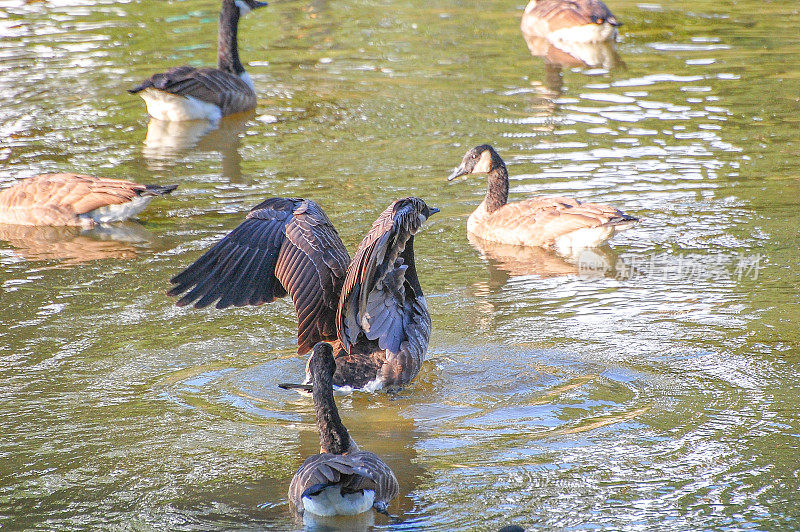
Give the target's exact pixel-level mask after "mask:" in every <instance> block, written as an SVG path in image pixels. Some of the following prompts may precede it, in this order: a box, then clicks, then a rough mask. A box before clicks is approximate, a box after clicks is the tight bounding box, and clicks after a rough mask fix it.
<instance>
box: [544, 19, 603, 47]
mask: <svg viewBox="0 0 800 532" xmlns="http://www.w3.org/2000/svg"><path fill="white" fill-rule="evenodd" d="M616 37H617V28H616V26H612V25H611V24H609V23H607V22H604V23H602V24H584V25H583V26H572V27H569V28H561V29H560V30H555V31H551V32H550V34H549V35H548V36H547V38H548V39H549V40H550V41H554V42H558V41H564V42H584V43H585V42H602V41H607V40H610V39H615V38H616Z"/></svg>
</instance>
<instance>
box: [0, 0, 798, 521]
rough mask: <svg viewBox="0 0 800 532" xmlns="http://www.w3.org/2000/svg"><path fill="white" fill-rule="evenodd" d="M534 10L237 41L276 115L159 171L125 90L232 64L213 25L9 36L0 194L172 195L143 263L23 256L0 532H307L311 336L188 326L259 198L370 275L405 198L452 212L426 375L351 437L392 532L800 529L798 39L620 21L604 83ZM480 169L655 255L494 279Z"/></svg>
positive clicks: (436, 228)
mask: <svg viewBox="0 0 800 532" xmlns="http://www.w3.org/2000/svg"><path fill="white" fill-rule="evenodd" d="M523 7H524V6H523V3H522V2H520V3H519V4H513V3H512V4H509V3H503V2H499V1H495V0H489V1H488V2H483V3H480V4H478V3H470V2H450V3H447V2H444V3H434V4H431V3H425V2H419V1H415V0H411V1H399V2H398V1H395V2H377V1H364V0H349V1H348V2H326V1H323V0H315V1H312V2H310V3H303V2H295V1H278V0H276V1H274V2H272V3H271V4H270V6H269V7H268V8H265V9H263V10H259V11H258V12H256V13H255V14H253V15H251V16H249V17H248V18H247V19H245V21H244V22H243V24H242V28H241V29H240V42H241V55H242V58H243V60H244V62H245V64H246V65H247V68H248V71H249V72H250V74H251V76H252V78H253V80H254V82H255V84H256V87H257V93H258V96H259V105H258V108H257V110H256V113H255V115H254V116H252V117H245V118H244V119H242V120H239V121H237V120H227V121H224V122H223V123H222V124H221V127H220V129H218V130H216V131H211V132H210V133H207V134H206V135H205V136H203V133H204V129H205V128H203V127H195V129H187V128H183V129H182V130H180V129H179V130H172V131H171V132H169V137H168V138H169V139H172V141H171V142H169V143H167V144H168V145H165V143H164V142H161V143H160V144H159V143H155V142H153V141H152V138H151V139H150V141H148V143H147V144H145V140H146V138H147V135H148V119H147V116H146V114H145V111H144V104H143V102H142V101H141V100H140V99H139V98H137V97H134V96H131V95H129V94H127V93H126V92H125V89H126V88H129V87H131V86H133V85H134V84H135V83H136V82H138V81H139V80H141V79H142V78H144V77H146V76H148V75H149V74H151V73H153V72H155V71H160V70H164V69H166V68H168V67H169V66H174V65H178V64H184V63H188V64H192V65H209V64H213V63H214V60H215V59H214V58H215V50H216V39H215V35H216V18H217V9H218V4H217V2H215V1H210V0H203V1H200V0H186V1H183V2H153V1H150V2H132V3H130V2H129V3H122V2H112V1H103V0H58V1H55V0H54V1H48V2H30V3H28V2H24V1H21V0H11V1H6V2H0V35H2V37H3V38H2V39H0V97H1V99H2V104H0V185H8V184H10V183H11V182H13V180H15V179H17V178H21V177H27V176H32V175H36V174H38V173H43V172H52V171H79V172H85V173H91V174H97V175H106V176H110V177H124V178H128V179H132V180H135V181H139V182H144V183H159V184H167V183H177V184H179V185H180V187H179V189H178V190H177V191H176V192H175V193H174V194H172V196H170V197H168V198H165V199H162V200H159V201H155V202H153V203H152V204H151V206H150V208H149V209H148V210H147V211H145V213H143V215H142V216H141V218H140V220H139V222H129V223H126V224H123V229H124V232H125V234H124V235H122V236H120V235H109V234H106V233H105V232H101V231H94V232H91V233H89V234H78V232H76V231H68V230H66V231H65V230H57V229H41V230H29V231H26V232H20V231H19V229H18V228H17V230H16V231H15V230H14V229H13V228H8V227H5V228H3V229H2V231H3V232H2V234H0V239H2V242H0V265H2V267H1V268H0V433H2V438H0V528H4V529H8V530H17V529H47V530H73V529H108V528H111V527H119V528H120V529H124V530H128V529H136V530H162V529H176V530H188V529H192V530H209V529H241V528H262V529H294V528H297V527H299V526H301V524H300V523H298V522H296V521H295V520H294V518H293V517H292V515H291V514H290V512H289V507H288V503H287V501H286V491H287V489H288V485H289V481H290V479H291V477H292V474H293V473H294V471H295V470H296V468H297V467H298V466H299V464H300V463H301V462H302V460H303V459H304V458H305V457H306V456H308V455H310V454H312V453H314V452H317V449H318V442H317V436H316V432H315V427H314V420H313V408H312V405H311V403H310V401H309V400H308V399H306V398H303V397H299V396H297V395H296V394H290V393H287V392H284V391H282V390H280V389H278V388H277V387H276V386H275V385H276V383H278V382H282V381H286V380H291V379H294V378H298V377H299V376H301V375H302V373H303V367H304V363H305V361H304V359H303V358H302V357H297V356H296V355H295V354H294V351H295V334H296V321H295V317H294V312H293V308H292V306H291V303H290V302H287V301H279V302H277V303H274V304H271V305H268V306H265V307H259V308H241V309H230V310H226V311H216V310H214V309H207V310H203V311H196V310H191V309H178V308H176V307H174V305H173V303H174V301H173V300H171V299H170V298H168V297H167V296H166V295H165V291H166V289H167V288H168V286H169V283H168V279H169V278H170V277H171V276H172V275H174V274H175V273H177V272H179V271H180V270H181V269H182V268H184V267H185V266H187V265H188V264H189V263H190V262H191V261H192V260H194V259H195V258H197V257H198V256H199V254H200V253H201V251H202V250H203V249H205V248H207V247H208V246H209V245H210V244H211V243H213V242H214V241H215V240H216V239H217V238H219V237H220V236H221V235H223V234H225V233H226V232H227V231H229V230H231V229H232V228H234V227H235V226H236V225H237V224H238V223H239V222H240V221H241V220H242V218H243V216H244V214H245V213H246V211H247V210H248V209H249V208H250V207H252V206H254V205H256V204H257V203H259V202H260V201H262V200H263V199H265V198H267V197H271V196H303V197H308V198H313V199H314V200H316V201H318V202H319V203H320V204H321V205H322V206H323V207H324V208H325V209H326V211H327V213H328V215H329V217H330V218H331V220H332V221H333V222H334V223H335V224H336V226H337V228H338V230H339V232H340V234H341V236H342V238H343V240H344V242H345V244H346V245H347V246H348V248H349V249H350V250H351V252H352V251H353V250H354V249H355V246H356V245H357V243H358V242H359V241H360V239H361V237H362V236H363V234H364V233H365V232H366V230H367V228H368V227H369V224H370V223H371V222H372V220H374V219H375V218H376V217H377V215H378V214H379V213H380V212H381V211H382V210H383V208H384V207H385V206H386V205H387V204H389V203H390V202H391V201H393V200H395V199H397V198H399V197H403V196H407V195H412V194H413V195H416V196H420V197H422V198H424V199H425V200H426V201H427V202H428V204H429V205H432V206H435V207H438V208H440V209H441V211H442V212H441V213H439V214H437V215H436V216H434V217H432V218H431V220H430V224H429V226H428V228H427V229H426V230H425V231H424V232H422V233H421V234H420V235H419V237H418V239H417V243H416V246H415V247H416V251H417V264H418V268H419V270H420V277H421V280H422V285H423V288H424V290H425V292H426V295H427V298H428V304H429V307H430V311H431V315H432V319H433V326H434V331H433V335H432V338H431V344H430V349H429V358H428V360H427V362H426V363H425V365H424V367H423V369H422V372H421V373H420V376H419V377H418V378H417V380H416V381H415V382H414V383H413V384H412V385H411V386H409V387H408V388H406V389H405V390H403V391H402V392H401V393H400V394H399V395H397V396H388V395H385V394H379V395H374V396H372V395H366V394H356V395H354V396H349V397H344V398H341V399H340V402H339V404H340V408H341V411H342V417H343V420H344V422H345V424H346V425H347V426H348V428H349V429H350V432H351V434H352V435H353V437H354V438H355V440H356V441H358V443H359V444H360V445H361V446H362V447H363V448H366V449H369V450H371V451H374V452H376V453H378V454H380V455H381V456H383V457H384V459H385V460H386V462H387V463H388V464H389V465H390V466H391V467H392V468H393V469H394V471H395V472H396V474H397V477H398V479H399V481H400V486H401V495H400V497H399V498H398V499H397V500H396V501H395V502H394V503H393V505H392V506H391V507H390V512H391V513H392V515H393V518H392V519H389V518H386V517H384V516H381V515H378V516H376V517H375V526H378V527H391V528H397V529H403V530H416V529H420V530H421V529H425V530H468V529H476V528H477V529H487V530H488V529H497V528H499V527H500V526H502V525H504V524H509V523H517V524H520V525H523V526H525V527H526V528H541V529H573V530H574V529H577V530H585V529H605V530H620V529H626V530H631V529H637V530H697V529H745V528H747V529H758V530H765V529H773V530H788V529H796V528H798V527H800V495H798V494H799V493H800V492H799V491H798V489H800V458H798V457H800V453H799V452H798V443H799V442H800V414H798V412H800V389H799V388H800V387H799V386H798V384H797V383H798V382H800V371H798V365H797V364H798V362H800V360H799V359H800V332H798V331H799V329H798V323H799V322H800V307H799V306H798V303H799V301H798V286H800V274H799V273H798V269H797V266H798V262H800V260H799V259H800V251H799V250H798V249H799V248H800V237H799V236H798V229H799V228H800V209H798V197H800V179H798V177H799V176H800V174H799V173H798V171H797V169H796V165H797V154H798V145H799V144H800V135H799V134H798V119H797V116H798V114H799V112H800V103H798V97H799V95H800V90H798V86H800V85H798V84H799V83H800V56H798V54H797V50H798V46H800V34H799V33H798V31H797V28H798V26H800V9H798V5H797V4H796V3H794V2H762V1H756V0H740V1H738V2H735V3H734V2H730V1H723V2H712V1H709V0H695V1H692V2H689V1H686V0H676V1H673V2H662V3H658V4H655V3H646V4H645V3H637V2H633V1H630V0H617V1H615V2H613V3H611V6H610V7H611V8H612V9H613V10H614V11H615V13H616V14H617V16H618V18H619V19H621V20H622V21H624V23H625V25H624V26H623V27H622V31H621V34H622V35H621V42H620V43H619V44H618V46H617V52H618V54H619V58H620V60H621V62H622V64H619V65H617V66H616V67H614V68H613V69H611V70H610V71H609V70H605V69H602V68H589V67H575V66H567V67H563V68H560V69H559V68H558V67H554V66H553V65H545V62H544V60H543V59H542V58H541V57H533V56H532V55H531V54H530V52H529V50H528V47H527V46H526V43H525V41H524V39H523V38H522V35H521V34H520V32H519V29H518V24H519V16H520V13H521V11H522V8H523ZM155 126H157V124H153V125H151V135H152V136H155V134H156V127H155ZM482 143H491V144H493V145H494V146H495V147H496V148H497V150H498V151H499V153H500V154H501V155H502V156H503V157H504V158H505V160H506V162H507V163H508V167H509V172H510V174H511V177H512V181H511V196H512V199H520V198H523V197H526V196H530V195H534V194H556V193H557V194H570V195H576V196H577V197H579V198H591V199H592V200H596V201H601V202H607V203H611V204H613V205H615V206H618V207H620V208H622V209H624V210H625V211H627V212H629V213H631V214H634V215H636V216H639V217H641V218H642V222H641V223H640V224H639V225H638V226H636V227H635V228H633V229H631V230H629V231H627V232H625V233H622V234H620V235H618V236H617V237H615V239H614V240H613V241H612V243H611V246H610V247H605V248H602V249H601V250H599V252H598V255H597V256H596V257H595V258H594V259H592V260H593V261H594V262H592V264H594V265H595V266H596V267H594V266H593V267H591V268H587V267H586V263H585V262H584V261H579V262H577V263H576V262H575V261H572V262H570V261H569V260H566V259H563V258H561V257H558V256H556V255H553V254H547V253H545V254H541V253H534V252H531V253H527V254H519V253H516V252H514V251H513V250H512V251H508V250H497V249H479V248H476V247H473V246H472V245H471V244H470V242H469V241H468V239H467V236H466V232H465V223H466V217H467V216H468V214H469V213H470V212H471V210H472V209H473V208H474V207H475V206H476V205H477V204H478V203H479V202H480V200H481V196H482V194H483V193H484V190H485V180H484V179H483V178H478V177H476V176H473V177H471V178H469V179H466V180H461V181H458V182H454V183H451V184H448V183H446V181H445V177H446V176H447V175H448V173H449V171H450V169H452V167H454V166H455V165H456V164H457V163H458V162H459V161H460V160H461V157H462V156H463V154H464V152H465V151H466V150H467V149H468V148H470V147H472V146H474V145H477V144H482ZM338 526H341V527H345V528H347V527H349V528H357V527H364V526H367V524H364V523H353V522H350V523H348V522H343V523H338Z"/></svg>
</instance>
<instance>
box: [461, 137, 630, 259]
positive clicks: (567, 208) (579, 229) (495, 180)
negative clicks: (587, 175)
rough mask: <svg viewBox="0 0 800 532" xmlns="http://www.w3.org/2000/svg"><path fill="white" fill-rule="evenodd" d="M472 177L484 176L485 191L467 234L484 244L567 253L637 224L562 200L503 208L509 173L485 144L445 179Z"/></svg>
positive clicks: (601, 208)
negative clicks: (485, 176)
mask: <svg viewBox="0 0 800 532" xmlns="http://www.w3.org/2000/svg"><path fill="white" fill-rule="evenodd" d="M471 173H487V174H488V175H489V188H488V190H487V192H486V197H485V198H484V200H483V202H481V204H480V205H479V206H478V208H477V209H475V211H474V212H473V213H472V214H471V215H470V216H469V219H468V220H467V231H468V232H469V233H472V234H473V235H475V236H477V237H479V238H481V239H483V240H486V241H489V242H498V243H501V244H511V245H517V246H538V247H543V248H548V249H550V248H552V249H558V250H560V251H564V252H570V251H572V250H576V249H582V248H590V247H595V246H598V245H600V244H602V243H603V242H605V241H606V240H608V239H609V238H611V236H613V235H614V233H615V232H616V231H620V230H623V229H627V228H629V227H630V226H631V225H632V224H633V223H635V222H636V221H638V220H637V218H634V217H633V216H629V215H627V214H625V213H623V212H622V211H620V210H619V209H617V208H615V207H612V206H610V205H605V204H600V203H584V202H581V201H579V200H577V199H574V198H567V197H540V198H531V199H528V200H523V201H518V202H514V203H507V202H508V171H507V169H506V166H505V163H504V162H503V160H502V159H501V158H500V156H499V155H498V154H497V152H496V151H495V150H494V148H492V147H491V146H489V145H486V144H484V145H481V146H476V147H475V148H473V149H471V150H469V151H468V152H467V154H466V155H465V156H464V159H463V161H462V163H461V165H460V166H458V167H457V168H456V169H455V170H454V171H453V173H452V174H451V175H450V177H449V179H451V180H452V179H455V178H456V177H459V176H461V175H465V174H471Z"/></svg>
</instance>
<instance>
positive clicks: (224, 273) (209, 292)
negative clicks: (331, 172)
mask: <svg viewBox="0 0 800 532" xmlns="http://www.w3.org/2000/svg"><path fill="white" fill-rule="evenodd" d="M349 260H350V257H349V255H348V254H347V250H346V249H345V247H344V244H342V240H341V239H340V238H339V234H338V233H337V232H336V229H335V228H334V227H333V224H332V223H331V221H330V220H329V219H328V217H327V216H326V215H325V212H324V211H323V210H322V208H321V207H320V206H319V205H317V204H316V203H315V202H313V201H311V200H304V199H298V198H271V199H268V200H266V201H264V202H263V203H261V204H259V205H258V206H256V207H255V208H253V210H252V211H250V213H249V214H248V215H247V218H246V219H245V221H244V222H242V223H241V224H240V225H239V226H238V227H237V228H236V229H234V230H233V231H231V232H230V233H229V234H228V235H226V236H225V237H224V238H223V239H222V240H220V241H219V242H218V243H217V244H216V245H214V247H212V248H211V249H210V250H208V251H207V252H206V253H205V254H204V255H203V256H202V257H200V258H199V259H197V260H196V261H195V262H194V263H193V264H192V265H191V266H189V267H188V268H186V270H184V271H183V272H181V273H179V274H178V275H176V276H175V277H173V278H172V279H171V280H170V282H172V283H173V284H175V286H174V287H173V288H172V289H171V290H170V291H169V292H168V294H169V295H171V296H177V295H179V294H182V293H184V292H186V294H185V295H184V296H183V297H181V299H179V300H178V303H177V304H178V306H184V305H188V304H190V303H193V302H194V306H195V307H197V308H201V307H206V306H208V305H210V304H212V303H213V302H214V301H217V304H216V307H217V308H226V307H229V306H244V305H260V304H262V303H268V302H270V301H273V300H274V299H275V298H278V297H283V296H285V295H286V294H287V293H288V294H289V296H290V297H291V298H292V301H293V302H294V305H295V309H296V310H297V318H298V340H297V352H298V353H299V354H304V353H307V352H308V351H310V350H311V348H312V347H313V346H314V344H315V343H317V342H321V341H331V340H335V339H336V327H335V318H336V307H337V302H338V298H339V291H340V290H341V286H342V282H343V281H344V276H345V272H346V269H347V264H348V262H349Z"/></svg>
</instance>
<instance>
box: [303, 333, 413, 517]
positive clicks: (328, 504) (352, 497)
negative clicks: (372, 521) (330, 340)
mask: <svg viewBox="0 0 800 532" xmlns="http://www.w3.org/2000/svg"><path fill="white" fill-rule="evenodd" d="M308 366H309V369H310V371H311V375H312V379H313V383H314V384H313V392H312V395H313V398H314V409H315V412H316V418H317V428H318V430H319V435H320V436H319V439H320V454H317V455H314V456H310V457H308V458H307V459H306V460H305V461H304V462H303V464H302V465H301V466H300V468H299V469H298V470H297V473H295V475H294V478H292V482H291V484H290V485H289V502H290V503H291V504H292V507H293V508H294V509H295V510H296V511H297V512H298V513H301V514H302V513H305V512H309V513H313V514H315V515H321V516H333V515H357V514H360V513H363V512H365V511H368V510H370V509H371V508H375V509H377V510H379V511H381V512H385V511H386V507H387V505H388V504H389V502H390V501H391V500H392V499H394V498H395V497H397V494H398V493H399V491H400V490H399V486H398V483H397V478H395V476H394V473H392V470H391V468H389V466H388V465H386V463H385V462H384V461H383V460H381V459H380V457H378V456H377V455H376V454H374V453H371V452H368V451H362V450H360V449H359V448H358V445H356V443H355V442H354V441H353V440H352V438H350V435H349V433H348V432H347V429H346V428H345V426H344V424H343V423H342V420H341V418H340V417H339V411H338V409H337V408H336V402H335V400H334V397H333V375H334V372H335V371H336V370H337V365H336V362H335V361H334V357H333V349H332V348H331V346H330V345H329V344H327V343H318V344H317V345H315V346H314V349H313V353H312V355H311V357H310V358H309V361H308Z"/></svg>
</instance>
